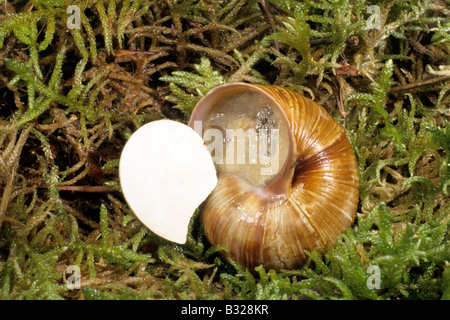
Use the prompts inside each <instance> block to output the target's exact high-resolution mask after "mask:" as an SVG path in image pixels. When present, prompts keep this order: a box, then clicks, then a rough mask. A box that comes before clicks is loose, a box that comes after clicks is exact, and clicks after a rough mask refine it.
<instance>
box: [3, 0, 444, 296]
mask: <svg viewBox="0 0 450 320" xmlns="http://www.w3.org/2000/svg"><path fill="white" fill-rule="evenodd" d="M69 5H75V6H76V7H75V9H77V8H78V9H79V11H76V10H75V9H74V7H71V8H69V10H67V9H68V6H69ZM73 10H75V11H73ZM78 13H79V16H73V15H74V14H75V15H76V14H78ZM448 13H449V9H448V6H446V4H445V2H438V1H434V2H431V1H426V0H421V1H418V0H409V1H406V0H405V1H367V0H358V1H348V0H322V1H296V0H268V1H256V0H231V1H209V0H198V1H197V0H168V1H161V0H152V1H145V0H141V1H114V0H105V1H71V2H70V3H69V2H67V1H40V0H39V1H38V0H35V1H1V2H0V191H1V192H0V194H1V201H0V298H1V299H67V300H73V299H433V300H434V299H449V298H450V265H449V261H450V241H449V240H450V236H449V217H450V201H449V193H450V168H449V164H450V129H449V121H450V113H449V110H450V96H449V78H450V74H449V68H448V64H449V53H450V47H449V45H450V43H449V39H450V36H449V30H448V25H449V20H448ZM78 18H79V19H78ZM68 21H70V22H73V23H75V24H76V23H79V28H77V27H75V28H69V26H70V24H68ZM236 81H247V82H252V83H264V84H275V85H280V86H284V87H287V88H291V89H293V90H296V91H298V92H300V93H302V94H304V95H306V96H308V97H310V98H312V99H313V100H315V101H317V102H318V103H320V104H322V105H323V106H324V107H325V108H326V109H327V111H328V112H329V113H331V114H332V115H333V117H334V118H335V119H336V120H337V121H338V122H339V123H340V124H341V125H342V126H343V127H344V128H345V129H346V131H347V134H348V137H349V139H350V141H351V144H352V147H353V150H354V152H355V155H356V157H357V161H358V168H359V173H360V202H359V207H358V212H357V218H356V221H355V223H354V225H353V226H352V227H351V228H349V229H348V230H346V232H345V233H343V234H342V235H341V236H340V237H339V240H338V242H337V244H336V246H335V247H332V248H330V249H329V250H328V252H326V253H324V254H319V253H318V252H311V253H310V254H309V259H308V261H307V263H306V264H305V266H303V267H302V268H300V269H298V270H286V271H283V272H278V273H277V272H275V271H273V270H264V269H262V268H261V267H258V268H256V269H255V270H245V269H243V268H241V267H240V266H239V265H237V264H235V263H232V262H230V263H228V262H225V261H224V260H223V259H222V258H221V255H220V252H221V251H222V250H226V249H225V248H221V247H215V246H212V247H211V246H210V244H208V242H207V241H206V239H205V237H204V234H203V231H202V226H201V224H200V223H199V219H198V212H197V214H196V215H195V216H194V217H193V219H192V221H191V225H190V228H189V235H188V241H187V243H186V244H185V245H176V244H173V243H170V242H167V241H165V240H163V239H161V238H159V237H157V236H156V235H154V234H152V233H151V232H150V231H149V230H148V229H146V228H145V227H144V226H143V225H142V224H141V223H140V222H139V221H138V220H137V219H136V218H135V217H134V215H133V213H132V212H131V210H130V209H129V208H128V206H127V205H126V203H125V201H124V199H123V197H122V195H121V193H120V185H119V181H118V161H119V155H120V151H121V150H122V148H123V146H124V144H125V142H126V140H127V138H128V137H129V136H130V135H131V134H132V132H134V131H135V130H136V129H137V128H139V127H140V126H141V125H143V124H144V123H147V122H149V121H153V120H155V119H160V118H170V119H174V120H177V121H181V122H186V121H187V119H188V118H189V115H190V112H191V111H192V108H193V106H194V105H195V103H196V102H197V101H198V100H199V99H200V98H201V97H202V96H203V95H204V94H206V93H207V92H208V91H209V90H210V89H211V88H213V87H215V86H217V85H220V84H223V83H230V82H236ZM74 270H79V277H80V279H79V280H80V281H79V282H78V283H79V284H80V287H75V288H74V287H73V285H76V284H77V282H76V281H75V282H74V280H77V279H76V277H74V275H75V273H74V272H75V271H74ZM77 276H78V275H77Z"/></svg>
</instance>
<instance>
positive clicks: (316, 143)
mask: <svg viewBox="0 0 450 320" xmlns="http://www.w3.org/2000/svg"><path fill="white" fill-rule="evenodd" d="M228 113H229V114H228ZM227 114H228V115H227ZM232 114H234V117H233V116H232ZM198 124H201V132H199V131H198V127H197V128H195V127H196V126H198ZM189 125H190V126H191V127H193V128H194V129H196V131H197V132H198V133H200V134H202V137H204V133H205V132H207V131H208V129H211V130H212V129H214V130H222V131H221V132H222V133H228V131H227V129H233V130H238V129H242V130H245V129H246V132H251V133H255V132H259V133H261V132H262V133H264V135H263V136H262V137H264V138H267V136H269V139H270V137H272V139H271V141H270V143H269V146H268V148H266V149H264V150H265V151H266V160H267V159H269V160H272V163H270V161H264V162H263V163H262V164H261V163H259V164H258V163H256V164H255V163H254V161H252V158H251V157H250V156H247V157H243V158H242V159H244V158H245V159H244V160H246V161H239V160H238V159H236V158H238V156H239V155H238V156H236V155H235V158H234V159H232V160H235V161H231V164H229V163H227V161H225V160H227V159H228V160H230V158H227V155H228V150H229V149H230V144H229V145H225V146H224V150H222V151H223V152H222V151H221V150H217V149H216V150H215V155H214V156H215V157H217V156H218V158H216V160H219V161H215V162H216V169H217V172H218V182H217V185H216V187H215V189H214V190H213V191H212V193H211V194H210V195H209V197H208V198H207V200H206V201H205V203H204V204H203V207H202V208H201V222H202V224H203V225H204V230H205V235H206V237H207V239H208V240H209V241H210V243H211V244H213V245H221V246H224V247H225V248H227V249H228V252H227V253H225V255H226V257H229V258H231V259H233V260H234V261H236V262H238V263H239V264H241V265H242V266H244V267H247V268H249V269H254V267H256V266H258V265H263V266H264V267H265V268H266V269H270V268H272V269H275V270H280V269H292V268H296V267H299V266H301V265H302V264H303V263H304V262H305V261H306V259H307V254H306V252H311V251H313V250H315V249H317V250H325V249H327V248H328V247H329V246H332V245H334V244H335V243H336V241H337V238H338V236H339V234H340V233H342V232H343V231H344V230H345V229H346V228H347V227H349V226H350V225H351V224H352V223H353V220H354V218H355V215H356V210H357V205H358V196H359V177H358V169H357V163H356V159H355V156H354V154H353V151H352V148H351V145H350V143H349V141H348V138H347V136H346V133H345V131H344V129H343V128H342V127H341V126H340V125H339V124H338V123H337V122H336V121H335V120H334V119H333V118H332V117H331V116H330V115H329V114H328V113H327V112H326V111H325V109H323V108H322V107H321V106H320V105H318V104H317V103H315V102H314V101H312V100H310V99H307V98H305V97H303V96H301V95H299V94H298V93H296V92H294V91H291V90H289V89H285V88H281V87H277V86H263V85H253V84H246V83H233V84H227V85H222V86H219V87H216V88H215V89H213V90H211V91H210V92H209V93H208V94H207V95H205V97H203V98H202V99H201V100H200V101H199V103H198V104H197V105H196V107H195V108H194V110H193V113H192V116H191V119H190V121H189ZM249 128H250V129H249ZM268 133H276V135H268ZM225 136H226V137H228V135H225ZM245 137H246V139H247V140H242V141H244V142H243V143H244V144H245V145H247V146H250V145H251V143H252V142H251V141H250V140H251V137H254V136H253V135H250V136H248V135H247V136H245ZM232 138H234V139H231V140H232V141H231V149H233V147H236V146H239V143H240V142H239V141H238V139H237V138H236V137H235V136H232ZM275 138H277V139H276V140H277V141H275ZM258 139H260V141H259V142H261V139H262V138H261V136H258V135H257V136H256V138H255V139H254V142H255V141H257V140H258ZM225 140H226V139H224V141H223V142H224V144H226V143H227V141H225ZM242 141H241V144H242ZM205 142H206V140H205ZM233 142H234V144H233ZM255 143H256V142H255ZM258 146H259V148H261V146H262V144H258ZM266 147H267V146H266ZM250 149H251V148H250ZM257 149H258V147H257ZM259 151H261V150H259ZM222 153H226V154H222ZM253 154H257V152H255V153H253ZM222 160H223V161H222ZM236 160H237V161H236ZM275 160H276V162H277V163H276V165H273V163H274V162H275ZM228 162H230V161H228ZM262 172H263V173H264V174H261V173H262Z"/></svg>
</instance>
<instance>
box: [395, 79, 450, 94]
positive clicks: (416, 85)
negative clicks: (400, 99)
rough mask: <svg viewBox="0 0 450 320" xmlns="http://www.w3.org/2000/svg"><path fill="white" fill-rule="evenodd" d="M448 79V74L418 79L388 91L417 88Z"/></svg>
mask: <svg viewBox="0 0 450 320" xmlns="http://www.w3.org/2000/svg"><path fill="white" fill-rule="evenodd" d="M448 79H450V75H445V76H442V77H437V78H433V79H428V80H425V81H419V82H415V83H410V84H407V85H404V86H396V87H392V88H391V89H390V90H389V92H391V93H392V92H398V91H404V90H409V89H414V88H418V87H423V86H428V85H430V84H435V83H439V82H442V81H445V80H448Z"/></svg>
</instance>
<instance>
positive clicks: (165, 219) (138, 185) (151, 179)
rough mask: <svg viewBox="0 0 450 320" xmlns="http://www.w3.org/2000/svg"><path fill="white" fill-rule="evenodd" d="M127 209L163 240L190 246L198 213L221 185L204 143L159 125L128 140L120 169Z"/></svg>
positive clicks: (178, 128) (177, 127)
mask: <svg viewBox="0 0 450 320" xmlns="http://www.w3.org/2000/svg"><path fill="white" fill-rule="evenodd" d="M119 176H120V185H121V188H122V192H123V194H124V196H125V199H126V201H127V203H128V205H129V206H130V207H131V209H132V210H133V212H134V213H135V215H136V216H137V217H138V218H139V220H140V221H142V223H144V224H145V225H146V226H147V227H148V228H149V229H150V230H152V231H153V232H154V233H156V234H158V235H159V236H161V237H163V238H165V239H167V240H170V241H173V242H176V243H180V244H182V243H185V242H186V237H187V231H188V225H189V221H190V219H191V217H192V215H193V214H194V212H195V209H196V208H197V207H198V206H199V205H200V204H201V203H202V202H203V201H204V200H205V199H206V198H207V197H208V195H209V194H210V193H211V191H212V190H213V189H214V188H215V186H216V184H217V175H216V169H215V167H214V163H213V160H212V158H211V154H210V153H209V152H208V151H207V149H206V146H205V145H204V143H203V140H202V138H201V137H200V136H199V135H198V134H197V133H196V132H195V131H194V130H193V129H191V128H190V127H188V126H187V125H184V124H182V123H179V122H176V121H172V120H158V121H153V122H150V123H148V124H146V125H144V126H142V127H141V128H139V129H138V130H137V131H136V132H135V133H133V135H132V136H131V138H130V139H129V140H128V141H127V143H126V145H125V147H124V149H123V151H122V155H121V157H120V166H119Z"/></svg>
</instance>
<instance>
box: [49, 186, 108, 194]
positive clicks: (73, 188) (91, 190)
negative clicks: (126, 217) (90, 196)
mask: <svg viewBox="0 0 450 320" xmlns="http://www.w3.org/2000/svg"><path fill="white" fill-rule="evenodd" d="M58 190H59V191H75V192H89V193H97V192H106V193H109V192H115V191H117V190H116V189H114V188H113V187H108V186H58Z"/></svg>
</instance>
